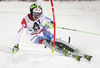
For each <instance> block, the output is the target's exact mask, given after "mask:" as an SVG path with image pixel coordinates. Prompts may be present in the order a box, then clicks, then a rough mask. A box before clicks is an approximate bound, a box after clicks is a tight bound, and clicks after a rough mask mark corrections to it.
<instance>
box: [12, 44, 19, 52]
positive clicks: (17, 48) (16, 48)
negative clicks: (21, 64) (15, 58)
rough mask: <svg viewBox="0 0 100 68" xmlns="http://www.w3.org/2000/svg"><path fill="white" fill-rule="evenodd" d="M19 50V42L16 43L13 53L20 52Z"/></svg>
mask: <svg viewBox="0 0 100 68" xmlns="http://www.w3.org/2000/svg"><path fill="white" fill-rule="evenodd" d="M18 50H19V44H15V46H14V47H13V49H12V53H13V54H15V53H17V52H18Z"/></svg>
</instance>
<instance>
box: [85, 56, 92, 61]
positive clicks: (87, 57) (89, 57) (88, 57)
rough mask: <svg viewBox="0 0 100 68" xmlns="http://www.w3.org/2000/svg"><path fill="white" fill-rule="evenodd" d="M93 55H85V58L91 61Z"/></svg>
mask: <svg viewBox="0 0 100 68" xmlns="http://www.w3.org/2000/svg"><path fill="white" fill-rule="evenodd" d="M92 57H93V56H90V55H84V58H86V59H87V60H88V61H91V58H92Z"/></svg>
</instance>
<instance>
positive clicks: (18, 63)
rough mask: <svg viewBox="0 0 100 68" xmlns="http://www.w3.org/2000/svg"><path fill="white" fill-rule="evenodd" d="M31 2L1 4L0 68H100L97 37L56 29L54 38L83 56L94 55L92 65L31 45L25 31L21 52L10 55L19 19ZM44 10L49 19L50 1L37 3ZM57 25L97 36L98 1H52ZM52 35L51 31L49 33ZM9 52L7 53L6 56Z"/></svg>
mask: <svg viewBox="0 0 100 68" xmlns="http://www.w3.org/2000/svg"><path fill="white" fill-rule="evenodd" d="M32 3H33V2H21V1H20V2H18V1H10V2H8V1H7V2H4V1H1V2H0V68H100V36H99V35H92V34H86V33H81V32H73V31H67V30H62V29H57V31H56V37H58V38H62V40H65V41H68V37H69V36H70V37H71V44H72V45H73V46H75V47H76V48H78V49H80V50H81V51H82V52H83V53H86V54H89V55H93V56H94V57H93V59H92V60H91V62H88V61H86V60H85V59H82V61H81V62H77V61H76V60H75V59H73V58H70V57H65V56H63V55H62V54H59V53H57V52H54V54H53V55H52V54H51V49H49V48H46V49H45V48H44V45H36V44H33V43H32V42H30V41H29V40H28V39H27V37H26V34H25V32H23V34H22V36H21V40H20V51H19V53H17V54H10V53H9V50H10V49H8V47H10V48H12V47H13V46H14V42H15V41H14V40H15V36H16V33H17V31H18V29H19V26H20V22H21V20H22V18H23V17H24V16H25V15H26V14H27V13H29V7H30V5H31V4H32ZM38 3H39V4H41V5H42V6H43V11H44V13H46V14H47V15H48V16H49V17H51V18H52V11H51V6H50V2H44V1H42V0H39V1H38ZM54 8H55V15H56V25H57V26H62V27H67V28H71V29H78V30H82V31H88V32H93V33H99V34H100V1H90V2H89V1H81V2H77V1H75V2H73V1H69V2H57V1H55V2H54ZM50 31H51V32H53V30H50ZM7 52H8V53H7Z"/></svg>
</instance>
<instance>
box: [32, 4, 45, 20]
mask: <svg viewBox="0 0 100 68" xmlns="http://www.w3.org/2000/svg"><path fill="white" fill-rule="evenodd" d="M42 12H43V10H42V7H41V6H40V5H38V4H36V3H34V4H32V5H31V7H30V14H31V17H32V18H33V15H34V16H40V15H41V14H42Z"/></svg>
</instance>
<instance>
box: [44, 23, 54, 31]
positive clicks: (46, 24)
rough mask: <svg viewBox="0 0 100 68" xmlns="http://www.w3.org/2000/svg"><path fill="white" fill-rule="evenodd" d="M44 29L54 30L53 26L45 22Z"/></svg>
mask: <svg viewBox="0 0 100 68" xmlns="http://www.w3.org/2000/svg"><path fill="white" fill-rule="evenodd" d="M45 28H46V29H50V28H51V29H52V28H54V25H53V24H52V23H48V22H47V23H45Z"/></svg>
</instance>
